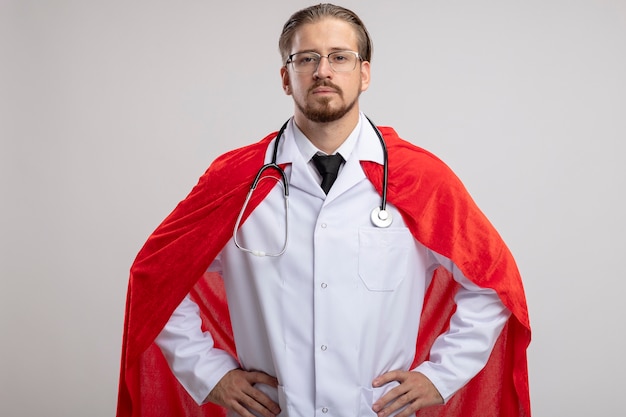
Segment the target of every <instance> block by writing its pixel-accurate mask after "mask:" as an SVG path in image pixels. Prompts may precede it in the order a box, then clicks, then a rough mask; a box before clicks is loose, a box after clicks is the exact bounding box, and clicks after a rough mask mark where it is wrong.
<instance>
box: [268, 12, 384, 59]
mask: <svg viewBox="0 0 626 417" xmlns="http://www.w3.org/2000/svg"><path fill="white" fill-rule="evenodd" d="M327 17H332V18H336V19H340V20H343V21H345V22H348V23H350V24H351V25H352V26H353V27H354V29H355V30H356V33H357V38H358V41H359V50H358V52H359V55H360V56H361V58H362V59H363V60H364V61H371V59H372V49H373V45H372V40H371V38H370V35H369V33H368V32H367V29H366V28H365V25H364V24H363V21H361V19H360V18H359V16H357V15H356V13H354V12H353V11H352V10H348V9H346V8H344V7H341V6H335V5H334V4H330V3H323V4H318V5H315V6H311V7H307V8H306V9H302V10H300V11H297V12H295V13H294V14H293V15H291V17H290V18H289V20H287V23H285V26H283V31H282V33H281V34H280V38H279V39H278V50H279V51H280V55H281V57H282V59H283V63H285V62H286V61H287V58H288V57H289V52H290V49H291V42H292V40H293V36H294V34H295V32H296V30H297V29H298V28H299V27H300V26H302V25H304V24H307V23H314V22H317V21H319V20H322V19H323V18H327Z"/></svg>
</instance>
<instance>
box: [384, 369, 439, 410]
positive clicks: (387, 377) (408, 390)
mask: <svg viewBox="0 0 626 417" xmlns="http://www.w3.org/2000/svg"><path fill="white" fill-rule="evenodd" d="M391 381H398V382H399V383H400V385H398V386H397V387H395V388H393V389H391V390H390V391H389V392H388V393H386V394H385V395H383V396H382V397H380V398H379V399H378V401H376V402H375V403H374V405H373V406H372V409H373V410H374V411H375V412H376V413H377V414H378V417H384V416H388V415H390V414H391V413H393V412H394V411H396V410H399V409H400V408H402V407H404V406H407V407H406V408H405V409H404V410H402V412H401V413H400V414H398V415H397V417H409V416H411V415H413V414H415V412H416V411H417V410H420V409H422V408H426V407H430V406H431V405H437V404H443V398H442V397H441V394H439V391H438V390H437V388H436V387H435V386H434V385H433V383H432V382H430V379H428V378H426V376H425V375H424V374H421V373H419V372H410V371H391V372H386V373H384V374H383V375H381V376H379V377H378V378H376V379H374V381H372V385H373V386H374V387H381V386H383V385H385V384H387V383H389V382H391Z"/></svg>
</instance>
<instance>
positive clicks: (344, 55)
mask: <svg viewBox="0 0 626 417" xmlns="http://www.w3.org/2000/svg"><path fill="white" fill-rule="evenodd" d="M328 61H329V62H330V66H331V67H332V69H334V70H335V71H337V72H341V71H352V70H353V69H354V68H355V67H356V61H357V56H356V54H355V53H354V52H351V51H340V52H333V53H332V54H330V55H328Z"/></svg>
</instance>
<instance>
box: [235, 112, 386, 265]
mask: <svg viewBox="0 0 626 417" xmlns="http://www.w3.org/2000/svg"><path fill="white" fill-rule="evenodd" d="M365 118H366V119H367V121H368V122H369V123H370V125H372V128H373V129H374V131H375V132H376V136H378V140H379V141H380V146H381V148H382V150H383V189H382V193H381V197H380V206H377V207H375V208H374V209H373V210H372V213H371V215H370V219H371V221H372V224H373V225H374V226H376V227H381V228H385V227H389V226H390V225H391V223H392V221H393V219H392V217H391V213H390V212H389V211H387V176H388V166H387V165H388V164H387V146H386V145H385V140H384V139H383V135H382V133H380V130H378V128H377V127H376V125H375V124H374V123H373V122H372V121H371V120H370V119H369V117H367V116H366V117H365ZM288 124H289V120H287V121H286V122H285V124H283V126H282V127H281V128H280V130H279V131H278V134H277V135H276V140H275V141H274V150H273V153H272V161H271V162H270V163H268V164H265V165H263V166H262V167H261V168H260V169H259V171H258V172H257V174H256V176H255V177H254V181H252V184H251V185H250V190H249V191H248V194H247V195H246V199H245V201H244V203H243V206H242V207H241V211H240V212H239V216H237V221H236V222H235V227H234V229H233V241H234V242H235V245H236V246H237V248H239V249H241V250H242V251H244V252H247V253H250V254H252V255H255V256H273V257H276V256H280V255H282V254H283V253H285V250H287V240H288V237H289V221H288V217H289V215H288V213H289V181H288V180H287V175H286V174H285V171H284V170H283V169H282V168H281V167H280V166H279V165H278V164H277V163H276V157H277V155H278V142H279V141H280V139H281V138H282V136H283V133H284V132H285V129H286V128H287V125H288ZM267 170H274V171H276V172H278V173H279V174H280V178H276V177H274V176H271V175H270V176H265V177H262V175H263V172H265V171H267ZM266 178H272V179H274V180H275V181H277V182H278V183H279V184H280V185H281V186H282V187H283V198H284V202H285V243H284V244H283V247H282V249H281V250H280V252H276V253H267V252H265V251H261V250H255V249H248V248H245V247H243V246H241V244H240V243H239V242H238V241H237V230H239V225H240V224H241V219H242V218H243V214H244V212H245V211H246V208H247V207H248V203H249V202H250V198H251V197H252V194H253V193H254V190H256V187H257V185H258V184H259V182H261V180H263V179H266Z"/></svg>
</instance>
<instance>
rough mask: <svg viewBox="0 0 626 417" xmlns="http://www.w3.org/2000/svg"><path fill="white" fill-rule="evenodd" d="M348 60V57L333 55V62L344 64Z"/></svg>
mask: <svg viewBox="0 0 626 417" xmlns="http://www.w3.org/2000/svg"><path fill="white" fill-rule="evenodd" d="M347 60H348V57H347V56H345V55H333V62H344V61H347Z"/></svg>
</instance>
